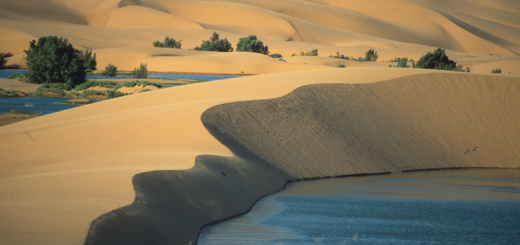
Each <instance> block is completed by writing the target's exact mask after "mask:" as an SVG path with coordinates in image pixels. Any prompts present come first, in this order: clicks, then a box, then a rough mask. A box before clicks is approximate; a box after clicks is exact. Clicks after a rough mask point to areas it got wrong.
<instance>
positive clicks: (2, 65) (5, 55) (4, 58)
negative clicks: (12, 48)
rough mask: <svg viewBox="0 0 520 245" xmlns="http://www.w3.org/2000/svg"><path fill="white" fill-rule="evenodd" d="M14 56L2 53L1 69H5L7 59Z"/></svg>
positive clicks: (0, 57)
mask: <svg viewBox="0 0 520 245" xmlns="http://www.w3.org/2000/svg"><path fill="white" fill-rule="evenodd" d="M12 56H13V54H11V53H0V69H5V64H6V63H7V60H6V59H7V58H9V57H12Z"/></svg>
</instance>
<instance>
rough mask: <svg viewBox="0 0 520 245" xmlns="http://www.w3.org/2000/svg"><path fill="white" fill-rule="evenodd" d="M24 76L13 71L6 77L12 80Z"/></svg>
mask: <svg viewBox="0 0 520 245" xmlns="http://www.w3.org/2000/svg"><path fill="white" fill-rule="evenodd" d="M23 77H24V76H23V75H22V74H19V73H14V74H11V75H9V76H7V79H14V80H20V79H22V78H23Z"/></svg>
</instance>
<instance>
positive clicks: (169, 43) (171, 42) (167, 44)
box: [153, 36, 182, 48]
mask: <svg viewBox="0 0 520 245" xmlns="http://www.w3.org/2000/svg"><path fill="white" fill-rule="evenodd" d="M181 42H182V40H179V41H178V42H177V41H175V39H173V38H171V39H170V38H169V37H168V36H166V37H165V38H164V42H163V43H161V42H159V41H155V42H153V46H154V47H158V48H181V46H182V44H181Z"/></svg>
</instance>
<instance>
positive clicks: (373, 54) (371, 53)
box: [364, 49, 379, 61]
mask: <svg viewBox="0 0 520 245" xmlns="http://www.w3.org/2000/svg"><path fill="white" fill-rule="evenodd" d="M377 58H379V56H378V55H377V51H375V50H373V49H369V50H367V52H366V53H365V59H364V60H365V61H377Z"/></svg>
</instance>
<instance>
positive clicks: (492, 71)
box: [491, 68, 502, 73]
mask: <svg viewBox="0 0 520 245" xmlns="http://www.w3.org/2000/svg"><path fill="white" fill-rule="evenodd" d="M491 73H502V69H500V68H497V69H493V70H491Z"/></svg>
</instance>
